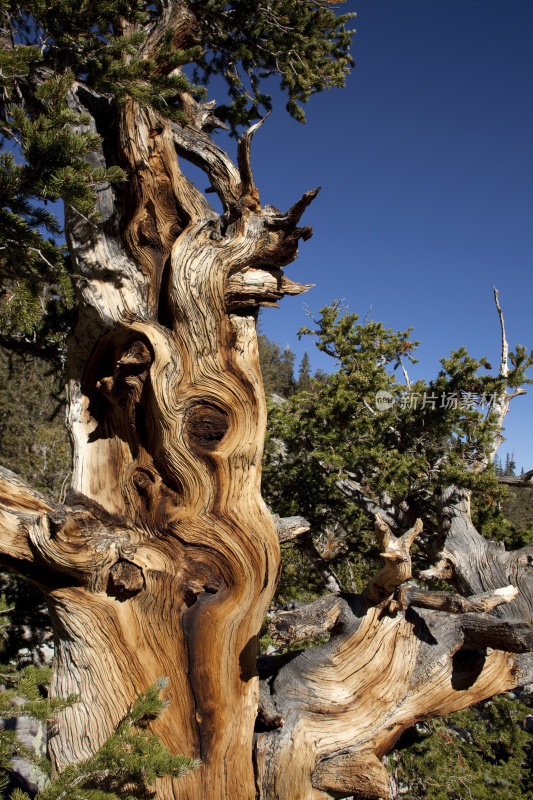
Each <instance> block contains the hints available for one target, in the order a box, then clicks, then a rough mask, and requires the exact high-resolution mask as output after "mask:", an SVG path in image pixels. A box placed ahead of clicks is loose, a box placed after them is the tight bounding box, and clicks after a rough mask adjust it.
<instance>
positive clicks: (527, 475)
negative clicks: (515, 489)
mask: <svg viewBox="0 0 533 800" xmlns="http://www.w3.org/2000/svg"><path fill="white" fill-rule="evenodd" d="M498 483H503V484H506V485H507V486H532V485H533V469H530V470H528V471H527V472H524V474H523V475H499V476H498Z"/></svg>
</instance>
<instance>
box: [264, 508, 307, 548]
mask: <svg viewBox="0 0 533 800" xmlns="http://www.w3.org/2000/svg"><path fill="white" fill-rule="evenodd" d="M273 520H274V525H275V526H276V530H277V532H278V538H279V540H280V542H289V541H290V540H291V539H296V537H297V536H301V535H302V533H305V532H306V531H308V530H309V528H310V527H311V526H310V524H309V522H307V520H306V519H304V518H303V517H280V516H278V514H274V515H273Z"/></svg>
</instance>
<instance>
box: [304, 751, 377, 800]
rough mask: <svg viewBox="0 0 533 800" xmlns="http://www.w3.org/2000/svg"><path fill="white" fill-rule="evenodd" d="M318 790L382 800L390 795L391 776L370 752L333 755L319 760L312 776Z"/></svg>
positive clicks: (370, 799)
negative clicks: (380, 799) (381, 799)
mask: <svg viewBox="0 0 533 800" xmlns="http://www.w3.org/2000/svg"><path fill="white" fill-rule="evenodd" d="M312 784H313V786H314V787H315V789H322V791H326V792H331V793H333V792H335V793H338V794H337V796H339V795H340V794H341V793H349V794H356V795H357V796H358V797H359V798H361V797H363V798H368V800H379V798H385V800H386V798H388V796H389V773H388V772H387V770H386V768H385V767H384V766H383V764H382V762H381V761H380V760H379V759H378V758H377V757H376V756H375V755H374V753H372V752H371V751H369V752H367V753H365V752H360V751H355V752H354V753H351V752H349V751H348V752H341V753H336V752H334V753H333V754H332V755H331V756H329V757H328V756H325V757H324V758H322V759H320V761H319V762H318V765H317V767H316V769H315V771H314V773H313V780H312Z"/></svg>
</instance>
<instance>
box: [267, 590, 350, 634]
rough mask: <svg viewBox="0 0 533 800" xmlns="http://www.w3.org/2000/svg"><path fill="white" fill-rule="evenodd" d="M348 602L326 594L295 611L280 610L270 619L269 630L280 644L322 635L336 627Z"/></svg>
mask: <svg viewBox="0 0 533 800" xmlns="http://www.w3.org/2000/svg"><path fill="white" fill-rule="evenodd" d="M345 607H346V602H345V601H344V600H343V599H342V598H340V597H338V596H336V595H334V594H326V595H324V597H319V598H318V600H315V601H314V602H313V603H308V604H307V605H304V606H302V607H300V608H297V609H296V610H295V611H278V613H277V614H275V616H274V617H272V619H271V620H270V623H269V626H268V632H269V633H270V635H271V636H272V638H273V639H274V640H275V641H276V642H277V643H278V644H280V645H284V646H285V645H288V644H293V643H294V642H301V641H303V640H304V639H309V638H310V637H311V636H320V635H321V634H324V633H328V632H329V631H330V630H331V629H332V628H334V626H335V624H336V623H337V620H338V619H339V616H340V614H341V613H342V612H343V611H344V610H345Z"/></svg>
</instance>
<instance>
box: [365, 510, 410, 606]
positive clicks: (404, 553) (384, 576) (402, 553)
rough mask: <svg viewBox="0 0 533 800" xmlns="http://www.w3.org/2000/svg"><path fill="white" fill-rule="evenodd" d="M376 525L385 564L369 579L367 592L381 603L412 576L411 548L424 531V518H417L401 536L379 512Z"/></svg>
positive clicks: (370, 597) (381, 555)
mask: <svg viewBox="0 0 533 800" xmlns="http://www.w3.org/2000/svg"><path fill="white" fill-rule="evenodd" d="M374 527H375V531H376V537H377V539H378V543H379V546H380V549H381V552H380V558H381V561H382V563H383V566H382V568H381V569H380V571H379V572H378V573H377V575H374V577H373V578H372V579H371V580H370V581H369V584H368V587H367V590H366V592H367V595H368V597H369V599H370V600H371V601H372V602H374V603H380V602H381V601H382V600H383V599H384V598H386V597H388V596H390V595H392V594H393V592H394V591H395V590H396V589H398V588H399V587H400V586H401V585H402V583H405V581H408V580H409V578H410V577H411V554H410V549H411V545H412V544H413V542H414V540H415V538H416V537H417V536H418V534H419V533H420V532H421V531H422V520H421V519H417V520H416V522H415V524H414V525H413V527H412V528H410V529H409V530H408V531H407V532H406V533H404V534H403V536H399V537H396V536H394V534H393V533H392V531H391V529H390V528H389V526H388V525H387V523H386V522H384V520H383V519H382V518H381V516H380V515H379V514H377V515H376V520H375V525H374Z"/></svg>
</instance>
